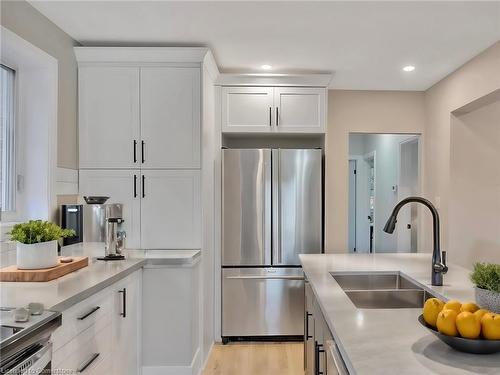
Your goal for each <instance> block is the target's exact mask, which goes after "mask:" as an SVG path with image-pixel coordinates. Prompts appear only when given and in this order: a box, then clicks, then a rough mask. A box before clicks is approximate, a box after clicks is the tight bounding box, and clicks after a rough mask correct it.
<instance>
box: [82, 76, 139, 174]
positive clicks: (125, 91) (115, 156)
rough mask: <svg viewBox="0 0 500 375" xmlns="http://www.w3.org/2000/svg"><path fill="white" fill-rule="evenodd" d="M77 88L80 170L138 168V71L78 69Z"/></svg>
mask: <svg viewBox="0 0 500 375" xmlns="http://www.w3.org/2000/svg"><path fill="white" fill-rule="evenodd" d="M78 85H79V91H78V97H79V106H78V112H79V149H80V168H138V167H139V163H138V162H139V160H138V154H137V153H138V151H139V150H138V142H140V139H139V138H140V128H139V68H135V67H114V66H106V67H101V66H99V67H97V66H85V67H80V69H79V70H78ZM134 150H135V151H134ZM134 154H135V158H134Z"/></svg>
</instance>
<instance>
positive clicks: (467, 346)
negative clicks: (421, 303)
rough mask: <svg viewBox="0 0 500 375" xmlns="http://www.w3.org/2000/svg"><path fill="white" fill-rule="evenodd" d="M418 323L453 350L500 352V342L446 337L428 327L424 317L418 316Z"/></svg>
mask: <svg viewBox="0 0 500 375" xmlns="http://www.w3.org/2000/svg"><path fill="white" fill-rule="evenodd" d="M418 321H419V322H420V324H422V325H423V326H424V327H425V328H427V329H428V330H429V331H431V332H432V333H433V334H434V335H436V336H437V338H438V339H440V340H441V341H442V342H444V343H445V344H448V345H449V346H451V347H452V348H453V349H455V350H458V351H461V352H465V353H473V354H493V353H498V352H500V340H483V339H475V340H472V339H464V338H463V337H454V336H446V335H443V334H442V333H439V332H438V330H437V329H436V328H434V327H432V326H430V325H428V324H427V323H426V322H425V320H424V316H423V315H420V316H419V317H418Z"/></svg>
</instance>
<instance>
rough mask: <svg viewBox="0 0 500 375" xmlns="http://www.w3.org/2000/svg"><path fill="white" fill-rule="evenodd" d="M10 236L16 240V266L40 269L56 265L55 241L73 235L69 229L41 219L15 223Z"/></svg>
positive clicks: (72, 231) (73, 232)
mask: <svg viewBox="0 0 500 375" xmlns="http://www.w3.org/2000/svg"><path fill="white" fill-rule="evenodd" d="M9 234H10V238H11V240H12V241H16V242H17V262H16V263H17V268H19V269H41V268H52V267H55V266H57V265H58V258H57V241H58V240H60V239H61V238H66V237H71V236H74V235H75V231H74V230H71V229H62V228H61V227H59V226H58V225H56V224H54V223H51V222H48V221H42V220H30V221H28V222H26V223H21V224H16V225H14V227H13V228H12V230H11V231H10V233H9Z"/></svg>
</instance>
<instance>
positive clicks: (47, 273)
mask: <svg viewBox="0 0 500 375" xmlns="http://www.w3.org/2000/svg"><path fill="white" fill-rule="evenodd" d="M72 258H73V261H72V262H71V263H59V265H57V266H55V267H52V268H44V269H39V270H20V269H18V268H17V266H15V265H14V266H9V267H5V268H2V269H0V281H17V282H23V281H29V282H32V281H37V282H38V281H50V280H54V279H57V278H59V277H61V276H64V275H67V274H68V273H70V272H73V271H76V270H79V269H80V268H83V267H87V266H88V265H89V258H88V257H72Z"/></svg>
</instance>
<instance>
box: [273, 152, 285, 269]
mask: <svg viewBox="0 0 500 375" xmlns="http://www.w3.org/2000/svg"><path fill="white" fill-rule="evenodd" d="M272 165H273V177H272V178H273V213H272V215H273V219H272V228H273V234H272V236H273V265H279V264H281V263H282V262H283V254H282V248H281V193H280V190H281V171H280V150H279V149H276V150H273V152H272Z"/></svg>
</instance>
